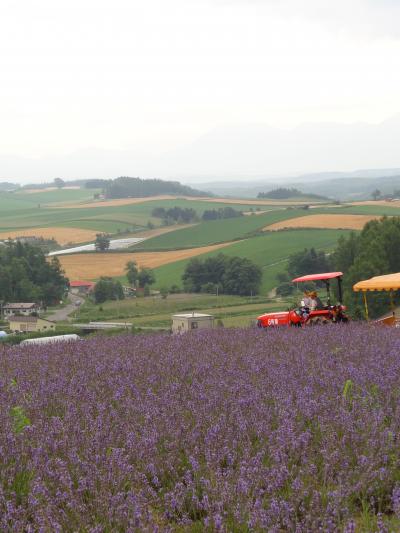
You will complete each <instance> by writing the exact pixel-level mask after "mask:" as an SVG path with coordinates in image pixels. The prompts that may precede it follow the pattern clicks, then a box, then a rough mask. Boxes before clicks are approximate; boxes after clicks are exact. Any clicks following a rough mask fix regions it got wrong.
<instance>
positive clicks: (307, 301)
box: [300, 290, 312, 316]
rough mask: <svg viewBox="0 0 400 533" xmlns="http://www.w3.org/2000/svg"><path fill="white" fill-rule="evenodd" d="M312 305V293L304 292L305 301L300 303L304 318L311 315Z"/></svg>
mask: <svg viewBox="0 0 400 533" xmlns="http://www.w3.org/2000/svg"><path fill="white" fill-rule="evenodd" d="M311 305H312V299H311V297H310V293H309V292H308V291H307V290H306V291H304V292H303V299H302V300H301V302H300V312H301V314H302V315H303V316H306V315H309V314H310V309H311Z"/></svg>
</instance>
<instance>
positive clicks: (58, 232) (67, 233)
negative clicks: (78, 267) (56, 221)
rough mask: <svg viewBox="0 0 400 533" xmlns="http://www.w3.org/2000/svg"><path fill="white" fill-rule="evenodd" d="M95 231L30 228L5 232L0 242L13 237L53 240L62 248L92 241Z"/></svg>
mask: <svg viewBox="0 0 400 533" xmlns="http://www.w3.org/2000/svg"><path fill="white" fill-rule="evenodd" d="M96 233H98V232H97V231H93V230H89V229H80V228H57V227H55V228H32V229H21V230H16V231H5V232H3V233H0V240H4V239H8V238H11V239H13V238H15V237H43V238H44V239H55V240H56V241H57V242H58V243H59V244H61V245H62V246H64V245H65V244H69V243H73V244H76V243H81V242H88V241H94V240H95V239H96Z"/></svg>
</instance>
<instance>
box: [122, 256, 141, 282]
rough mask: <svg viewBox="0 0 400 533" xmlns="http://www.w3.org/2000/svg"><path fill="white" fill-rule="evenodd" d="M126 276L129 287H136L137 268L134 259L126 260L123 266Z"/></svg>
mask: <svg viewBox="0 0 400 533" xmlns="http://www.w3.org/2000/svg"><path fill="white" fill-rule="evenodd" d="M125 272H126V277H127V279H128V282H129V284H130V285H131V287H136V284H137V281H138V276H139V270H138V267H137V263H136V261H128V262H127V263H126V266H125Z"/></svg>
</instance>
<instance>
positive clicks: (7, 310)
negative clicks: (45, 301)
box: [3, 302, 41, 316]
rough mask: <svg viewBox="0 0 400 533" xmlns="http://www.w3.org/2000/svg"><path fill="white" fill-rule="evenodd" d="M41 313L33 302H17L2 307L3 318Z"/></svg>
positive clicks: (39, 308) (38, 306)
mask: <svg viewBox="0 0 400 533" xmlns="http://www.w3.org/2000/svg"><path fill="white" fill-rule="evenodd" d="M40 311H41V307H40V305H38V304H36V303H34V302H27V303H25V302H19V303H10V304H6V305H3V314H4V316H12V315H15V314H19V315H25V316H28V315H31V314H32V313H39V312H40Z"/></svg>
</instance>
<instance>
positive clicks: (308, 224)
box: [263, 214, 380, 231]
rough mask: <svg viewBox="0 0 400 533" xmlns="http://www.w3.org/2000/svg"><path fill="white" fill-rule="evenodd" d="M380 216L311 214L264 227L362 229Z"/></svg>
mask: <svg viewBox="0 0 400 533" xmlns="http://www.w3.org/2000/svg"><path fill="white" fill-rule="evenodd" d="M378 218H380V217H379V216H373V215H328V214H327V215H309V216H305V217H298V218H291V219H289V220H282V221H280V222H275V223H274V224H271V225H270V226H266V227H265V228H263V230H264V231H274V230H279V229H286V228H324V229H355V230H361V229H362V228H363V227H364V225H365V224H366V223H367V222H369V221H370V220H375V219H378Z"/></svg>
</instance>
